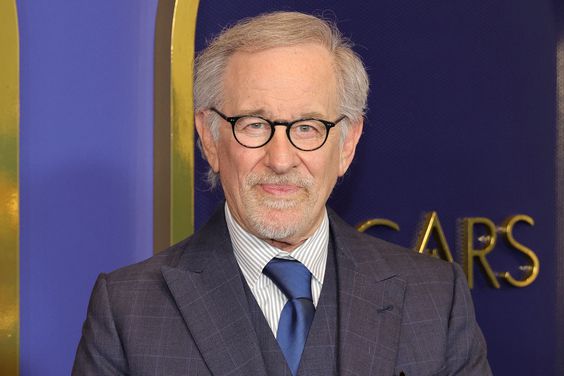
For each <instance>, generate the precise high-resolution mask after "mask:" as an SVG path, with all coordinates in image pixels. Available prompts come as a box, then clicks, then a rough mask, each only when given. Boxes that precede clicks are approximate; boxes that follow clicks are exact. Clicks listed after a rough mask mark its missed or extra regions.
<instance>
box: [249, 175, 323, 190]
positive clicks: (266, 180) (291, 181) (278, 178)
mask: <svg viewBox="0 0 564 376" xmlns="http://www.w3.org/2000/svg"><path fill="white" fill-rule="evenodd" d="M257 184H279V185H295V186H298V187H302V188H311V187H313V184H314V182H313V179H311V178H307V177H303V176H299V175H296V174H287V175H256V174H253V175H249V176H248V177H247V185H248V186H249V187H252V186H254V185H257Z"/></svg>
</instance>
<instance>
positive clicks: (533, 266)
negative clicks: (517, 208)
mask: <svg viewBox="0 0 564 376" xmlns="http://www.w3.org/2000/svg"><path fill="white" fill-rule="evenodd" d="M520 221H523V222H527V223H528V224H529V225H531V226H533V225H534V224H535V221H534V220H533V218H531V217H529V216H528V215H524V214H518V215H514V216H512V217H509V218H507V219H506V220H505V221H504V222H503V227H502V228H501V232H502V234H503V235H505V240H506V241H507V243H508V244H509V245H511V246H513V248H515V249H516V250H518V251H519V252H523V253H524V254H525V255H526V256H528V257H529V259H530V260H531V263H530V264H529V265H524V266H520V267H519V269H521V270H522V271H524V272H525V275H526V277H525V278H524V279H521V280H519V279H515V278H513V277H512V276H511V274H509V272H502V273H499V275H500V276H501V277H503V278H505V280H506V281H507V282H508V283H509V284H510V285H513V286H516V287H526V286H529V285H530V284H531V283H533V282H534V280H535V279H536V278H537V276H538V275H539V268H540V262H539V259H538V257H537V255H536V254H535V252H533V251H532V250H531V249H529V248H527V247H525V246H524V245H523V244H521V243H519V242H518V241H516V240H515V238H514V237H513V226H514V225H515V223H517V222H520Z"/></svg>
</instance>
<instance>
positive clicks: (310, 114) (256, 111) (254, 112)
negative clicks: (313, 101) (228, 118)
mask: <svg viewBox="0 0 564 376" xmlns="http://www.w3.org/2000/svg"><path fill="white" fill-rule="evenodd" d="M242 115H257V116H261V117H264V118H267V119H271V118H272V117H273V116H272V115H271V112H269V111H266V110H265V109H264V108H258V109H247V110H243V111H239V112H238V114H237V116H242ZM307 118H317V119H324V118H325V115H323V114H322V113H320V112H315V111H312V112H304V113H302V114H301V115H298V116H297V117H295V118H294V119H272V120H281V121H291V120H295V119H307Z"/></svg>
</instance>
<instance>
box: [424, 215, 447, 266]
mask: <svg viewBox="0 0 564 376" xmlns="http://www.w3.org/2000/svg"><path fill="white" fill-rule="evenodd" d="M420 228H421V230H420V231H419V236H418V237H417V245H416V246H415V249H416V250H417V251H418V252H419V253H425V252H427V253H429V254H430V255H431V256H433V257H437V258H442V259H443V260H446V261H448V262H452V261H453V260H452V253H451V252H450V248H449V246H448V243H447V241H446V238H445V234H444V231H443V227H442V226H441V222H440V221H439V216H438V215H437V212H431V213H427V214H426V215H425V219H424V220H423V224H422V226H421V227H420ZM432 234H435V239H436V241H437V248H433V249H432V250H430V251H429V250H428V249H427V243H428V242H429V240H430V239H431V235H432ZM439 251H440V252H441V254H442V256H443V257H441V256H440V255H439Z"/></svg>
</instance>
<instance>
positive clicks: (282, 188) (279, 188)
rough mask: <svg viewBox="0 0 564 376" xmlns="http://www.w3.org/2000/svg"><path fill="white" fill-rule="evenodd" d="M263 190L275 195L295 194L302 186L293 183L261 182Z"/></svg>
mask: <svg viewBox="0 0 564 376" xmlns="http://www.w3.org/2000/svg"><path fill="white" fill-rule="evenodd" d="M260 187H261V188H262V190H263V191H264V192H266V193H268V194H271V195H274V196H287V195H293V194H295V193H296V192H298V191H299V190H300V187H299V186H297V185H293V184H260Z"/></svg>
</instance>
